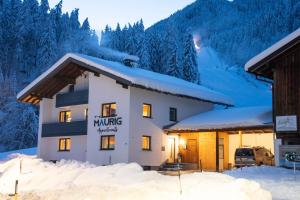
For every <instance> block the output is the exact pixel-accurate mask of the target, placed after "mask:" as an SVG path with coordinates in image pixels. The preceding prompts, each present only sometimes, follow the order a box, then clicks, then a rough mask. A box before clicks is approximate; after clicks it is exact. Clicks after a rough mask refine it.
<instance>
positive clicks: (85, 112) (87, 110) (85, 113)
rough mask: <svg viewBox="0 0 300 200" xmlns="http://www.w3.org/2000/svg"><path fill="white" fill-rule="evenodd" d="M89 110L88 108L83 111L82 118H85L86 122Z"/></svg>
mask: <svg viewBox="0 0 300 200" xmlns="http://www.w3.org/2000/svg"><path fill="white" fill-rule="evenodd" d="M88 113H89V109H88V108H86V109H84V117H85V120H88V116H89V114H88Z"/></svg>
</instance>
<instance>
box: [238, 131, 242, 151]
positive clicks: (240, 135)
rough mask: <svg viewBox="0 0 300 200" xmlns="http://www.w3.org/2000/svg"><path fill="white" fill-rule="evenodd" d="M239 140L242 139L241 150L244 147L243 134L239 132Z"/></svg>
mask: <svg viewBox="0 0 300 200" xmlns="http://www.w3.org/2000/svg"><path fill="white" fill-rule="evenodd" d="M239 138H240V145H239V146H240V148H241V147H243V132H242V131H239Z"/></svg>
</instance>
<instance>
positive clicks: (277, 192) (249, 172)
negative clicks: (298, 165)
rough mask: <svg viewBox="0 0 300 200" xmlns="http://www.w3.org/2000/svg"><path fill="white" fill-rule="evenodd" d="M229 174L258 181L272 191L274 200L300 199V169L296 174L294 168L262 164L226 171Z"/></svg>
mask: <svg viewBox="0 0 300 200" xmlns="http://www.w3.org/2000/svg"><path fill="white" fill-rule="evenodd" d="M225 173H226V174H227V175H230V176H233V177H236V178H245V179H250V180H253V181H256V182H258V183H259V184H260V185H261V187H262V188H264V189H267V190H268V191H270V192H271V193H272V196H273V199H274V200H299V199H300V196H299V194H300V171H299V170H297V171H296V174H294V171H293V170H290V169H285V168H279V167H270V166H261V167H247V168H243V169H242V170H241V169H236V170H232V171H226V172H225Z"/></svg>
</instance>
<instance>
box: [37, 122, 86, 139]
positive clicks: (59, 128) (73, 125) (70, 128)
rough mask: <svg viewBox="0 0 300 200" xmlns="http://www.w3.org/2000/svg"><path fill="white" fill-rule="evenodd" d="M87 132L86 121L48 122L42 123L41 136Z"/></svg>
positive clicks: (71, 134)
mask: <svg viewBox="0 0 300 200" xmlns="http://www.w3.org/2000/svg"><path fill="white" fill-rule="evenodd" d="M86 134H87V121H74V122H64V123H49V124H43V125H42V137H57V136H77V135H86Z"/></svg>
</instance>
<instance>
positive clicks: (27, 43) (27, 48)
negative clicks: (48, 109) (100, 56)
mask: <svg viewBox="0 0 300 200" xmlns="http://www.w3.org/2000/svg"><path fill="white" fill-rule="evenodd" d="M78 14H79V11H78V9H76V10H74V11H72V12H71V13H70V14H69V13H62V1H61V2H60V3H59V4H58V5H56V6H55V7H54V8H52V9H50V8H49V4H48V0H41V3H40V4H39V3H38V1H37V0H24V1H22V0H0V47H1V50H0V151H1V149H2V150H4V149H6V150H11V149H20V148H27V147H32V146H35V145H36V141H37V124H38V113H37V109H36V108H34V107H32V106H30V105H25V104H21V103H18V102H16V93H17V92H18V91H19V90H20V89H22V88H23V87H24V86H25V85H27V84H28V83H29V82H30V81H32V80H33V79H34V78H35V77H37V76H38V75H39V74H41V73H42V72H43V71H44V70H45V69H47V68H48V67H49V66H50V65H52V64H53V63H54V62H55V61H56V60H57V59H58V58H60V57H61V56H63V55H64V54H65V53H66V52H80V53H86V54H90V55H93V54H95V53H96V52H97V48H98V47H99V45H98V38H97V36H96V34H95V32H94V31H93V30H91V29H90V26H89V22H88V20H87V19H86V20H85V21H84V22H83V23H82V24H80V22H79V20H78Z"/></svg>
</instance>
